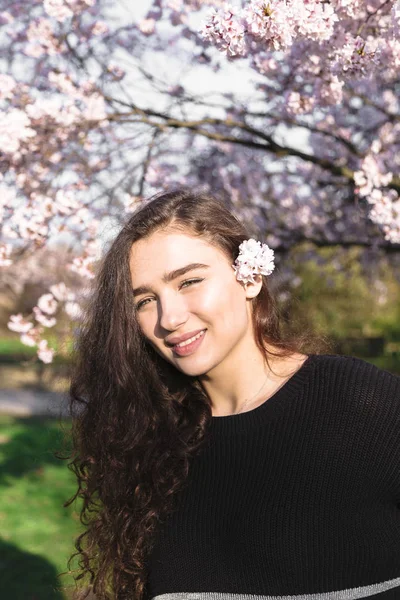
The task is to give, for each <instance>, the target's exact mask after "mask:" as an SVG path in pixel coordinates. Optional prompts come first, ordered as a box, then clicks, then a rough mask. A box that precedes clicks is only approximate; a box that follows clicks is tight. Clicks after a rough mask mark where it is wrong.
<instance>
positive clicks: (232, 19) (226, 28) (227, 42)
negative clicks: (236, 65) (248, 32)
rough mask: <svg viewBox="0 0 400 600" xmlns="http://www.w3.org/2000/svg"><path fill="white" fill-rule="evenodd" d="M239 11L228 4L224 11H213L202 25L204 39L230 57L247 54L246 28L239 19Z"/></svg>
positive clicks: (201, 32)
mask: <svg viewBox="0 0 400 600" xmlns="http://www.w3.org/2000/svg"><path fill="white" fill-rule="evenodd" d="M239 14H240V13H239V11H238V10H237V9H236V8H234V7H232V6H230V5H228V4H226V5H225V7H224V9H221V10H216V9H214V8H213V9H211V11H210V13H209V14H208V15H207V17H206V20H205V22H204V23H203V25H202V28H201V30H200V34H201V35H202V37H203V38H204V39H205V40H207V41H210V42H212V43H214V44H215V46H216V47H217V48H218V49H219V50H221V52H223V53H224V54H226V55H227V56H229V57H233V56H241V55H244V54H245V51H246V45H245V40H244V31H245V27H244V24H243V23H242V21H241V19H240V18H239Z"/></svg>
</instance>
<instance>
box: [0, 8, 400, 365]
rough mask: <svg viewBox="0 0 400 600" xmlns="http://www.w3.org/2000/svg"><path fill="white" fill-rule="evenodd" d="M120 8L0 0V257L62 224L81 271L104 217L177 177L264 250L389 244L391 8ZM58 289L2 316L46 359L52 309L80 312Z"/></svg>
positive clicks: (8, 264)
mask: <svg viewBox="0 0 400 600" xmlns="http://www.w3.org/2000/svg"><path fill="white" fill-rule="evenodd" d="M118 7H120V5H119V3H118V2H117V1H116V0H113V1H111V0H97V1H96V0H24V1H23V2H22V1H20V0H0V31H1V35H0V48H1V56H2V57H4V58H3V59H2V67H3V68H2V71H3V73H2V74H1V75H0V215H1V219H0V222H1V226H2V240H1V242H0V268H1V269H3V270H10V269H12V268H13V263H15V261H16V260H17V258H16V257H17V256H18V255H19V254H20V252H21V249H23V250H24V252H25V251H31V252H35V251H36V249H37V248H40V247H42V246H43V245H46V244H48V243H49V241H50V240H54V239H57V237H58V236H60V235H64V234H68V236H69V239H71V240H72V241H71V244H72V245H73V246H74V250H75V252H74V258H73V260H71V262H70V264H69V268H70V269H71V270H72V271H73V272H75V273H77V274H79V275H81V276H82V278H83V280H87V281H88V283H89V282H90V280H91V279H92V278H93V276H94V272H95V268H96V262H97V260H98V258H99V257H100V255H101V252H102V248H101V243H100V239H101V236H100V233H101V228H102V225H103V224H104V222H105V221H106V220H108V221H109V220H110V219H111V220H112V222H113V223H119V222H121V221H122V220H123V219H125V218H126V217H127V215H128V213H129V212H131V211H134V210H136V209H137V207H139V206H140V205H141V203H142V202H143V201H144V198H146V197H149V196H150V194H151V193H152V192H154V191H156V190H160V189H162V188H168V187H170V186H175V185H190V186H196V187H201V188H203V189H208V190H211V191H213V192H214V193H218V194H219V195H221V196H222V197H223V198H224V199H225V200H226V202H227V203H228V204H229V205H230V207H231V208H232V210H233V211H234V212H236V213H237V215H238V216H239V217H240V218H241V219H243V220H244V221H245V222H246V224H248V226H249V229H250V231H251V232H252V233H253V234H254V236H258V238H260V237H262V238H264V241H266V242H267V243H268V244H269V245H270V247H271V248H274V250H275V252H276V255H277V258H278V262H279V256H280V255H283V253H285V252H287V251H288V249H290V248H292V247H293V246H295V245H296V244H298V243H299V242H302V241H304V240H309V241H312V242H313V243H314V244H315V245H317V246H319V245H341V246H351V245H359V246H363V247H365V248H366V249H369V248H381V249H383V250H384V251H385V252H394V251H396V250H398V248H399V247H400V246H399V244H400V199H399V193H400V177H399V163H400V152H399V132H400V110H399V100H398V98H399V97H400V94H399V91H400V86H399V70H400V69H399V67H400V36H399V34H400V6H399V2H397V1H390V0H367V1H365V0H330V1H327V0H323V1H322V0H246V1H245V0H243V1H239V0H236V1H235V2H233V1H232V2H222V1H220V0H185V2H184V1H183V0H153V1H152V2H151V1H150V0H148V8H149V10H148V12H147V14H145V15H144V16H143V18H140V19H139V20H134V19H132V18H131V19H129V18H128V17H127V15H126V14H123V13H122V12H121V10H117V8H118ZM227 72H229V73H231V74H232V73H234V75H233V77H234V78H235V82H236V87H235V86H234V87H233V88H232V90H229V91H222V92H219V93H216V92H213V90H212V85H213V83H212V82H215V81H217V80H218V78H223V77H224V76H225V74H226V73H227ZM193 73H195V74H197V75H198V76H199V77H200V76H201V77H208V78H209V81H210V83H209V84H208V89H207V90H206V91H205V92H204V93H202V92H199V91H198V87H199V86H197V89H196V90H194V89H193V86H190V85H188V84H187V83H186V80H185V76H189V75H190V74H192V75H193ZM186 79H187V77H186ZM192 79H193V77H192ZM204 80H205V79H203V81H204ZM242 81H243V85H241V83H242ZM243 88H244V89H243ZM244 92H245V93H244ZM299 139H301V140H302V141H301V142H299ZM108 221H107V222H108ZM62 284H63V282H58V283H57V282H55V283H54V285H53V286H52V287H51V288H50V290H49V292H48V293H46V294H44V295H42V296H41V297H40V298H39V299H38V303H37V306H36V307H35V308H34V310H33V312H32V315H30V316H24V315H22V314H19V315H13V316H12V317H11V319H10V323H9V327H10V329H12V330H13V331H15V332H17V333H20V334H21V340H22V341H23V343H28V344H31V345H35V346H36V347H37V348H38V356H39V358H40V359H41V360H44V361H47V362H49V361H51V360H52V356H53V351H52V350H51V349H50V348H49V347H48V345H47V342H46V339H45V337H44V334H45V332H46V329H47V328H50V327H52V326H54V323H55V320H56V316H55V315H56V313H57V310H59V309H60V307H65V309H66V310H69V311H70V312H69V313H68V314H70V316H71V318H78V316H79V303H78V302H76V296H75V295H74V293H73V292H72V291H71V290H68V289H67V288H66V287H65V286H64V287H63V285H62ZM67 307H68V308H67Z"/></svg>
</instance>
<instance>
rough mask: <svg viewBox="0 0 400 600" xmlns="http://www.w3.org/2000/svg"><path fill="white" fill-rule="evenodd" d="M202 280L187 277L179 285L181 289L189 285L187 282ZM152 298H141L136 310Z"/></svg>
mask: <svg viewBox="0 0 400 600" xmlns="http://www.w3.org/2000/svg"><path fill="white" fill-rule="evenodd" d="M201 281H203V279H198V278H197V279H186V281H183V282H182V283H181V285H180V286H179V289H181V288H182V287H187V285H185V284H192V283H200V282H201ZM150 300H151V298H145V299H144V300H141V301H140V302H138V304H137V306H136V310H140V309H141V308H142V307H143V306H145V305H146V304H147V302H149V301H150Z"/></svg>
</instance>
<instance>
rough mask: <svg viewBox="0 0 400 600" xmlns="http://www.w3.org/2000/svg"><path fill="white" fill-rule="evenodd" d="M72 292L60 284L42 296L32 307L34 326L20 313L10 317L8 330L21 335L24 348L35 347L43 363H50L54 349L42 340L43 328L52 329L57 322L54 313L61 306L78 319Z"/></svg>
mask: <svg viewBox="0 0 400 600" xmlns="http://www.w3.org/2000/svg"><path fill="white" fill-rule="evenodd" d="M75 299H76V296H75V294H74V292H72V291H71V290H69V289H68V288H67V287H66V285H65V283H63V282H61V283H58V284H55V285H53V286H51V288H50V293H48V294H43V295H42V296H40V298H39V299H38V302H37V305H36V306H34V308H33V310H32V312H33V318H34V320H35V321H36V324H35V323H33V322H32V320H30V319H29V318H26V317H24V316H23V315H22V314H21V313H18V314H16V315H11V317H10V320H9V322H8V328H9V329H10V330H11V331H15V332H16V333H19V334H21V335H20V340H21V342H22V343H23V344H25V345H26V346H31V347H36V348H37V355H38V357H39V359H40V360H41V361H42V362H44V363H50V362H52V360H53V357H54V353H55V351H54V349H53V348H51V347H49V345H48V341H47V340H46V339H43V338H42V335H43V333H44V328H50V327H54V325H55V324H56V322H57V319H56V317H55V316H54V315H55V313H56V312H57V311H58V310H59V308H60V306H61V305H63V307H64V310H65V312H66V313H67V315H68V316H69V317H71V318H72V319H79V317H80V315H81V309H80V307H79V305H78V303H77V302H76V301H75Z"/></svg>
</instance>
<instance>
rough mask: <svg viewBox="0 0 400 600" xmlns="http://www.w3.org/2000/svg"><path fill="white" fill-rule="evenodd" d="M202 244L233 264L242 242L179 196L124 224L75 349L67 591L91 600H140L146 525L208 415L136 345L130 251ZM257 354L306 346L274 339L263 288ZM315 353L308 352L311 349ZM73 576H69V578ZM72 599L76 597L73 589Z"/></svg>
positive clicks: (204, 204)
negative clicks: (156, 242) (73, 585)
mask: <svg viewBox="0 0 400 600" xmlns="http://www.w3.org/2000/svg"><path fill="white" fill-rule="evenodd" d="M167 227H168V228H171V229H174V230H182V231H186V232H188V231H189V232H190V233H191V234H193V235H199V236H202V237H204V238H205V239H206V240H207V241H208V242H209V243H210V244H213V245H214V246H216V247H218V248H220V249H222V250H223V251H224V252H225V253H226V255H227V257H228V258H229V260H231V261H232V263H233V262H234V260H235V258H236V257H237V255H238V249H239V245H240V244H241V242H242V241H243V240H245V239H247V238H248V237H249V235H248V232H247V231H246V229H245V228H244V226H243V225H242V224H241V223H240V221H239V220H238V219H236V217H235V216H234V215H233V214H232V213H231V212H230V211H229V210H228V208H227V207H226V206H225V204H224V203H223V202H222V201H220V200H218V199H216V198H214V197H212V196H210V195H208V194H205V193H202V192H198V193H194V192H193V191H191V190H187V189H179V190H175V191H170V192H168V193H162V194H159V195H156V196H155V197H153V198H151V199H150V201H148V202H146V203H145V205H144V206H143V207H142V208H141V209H140V210H138V211H137V212H136V213H134V214H133V216H132V217H131V218H130V219H129V220H128V222H127V223H126V224H125V226H124V227H123V228H122V230H121V231H120V233H119V235H118V236H117V237H116V239H115V240H114V242H113V243H112V245H111V247H110V249H109V250H108V252H107V253H106V255H105V256H104V258H103V259H102V261H101V263H100V265H99V269H98V271H97V275H96V278H95V280H94V288H93V293H92V295H91V298H90V300H89V301H88V302H87V306H86V309H85V317H84V319H83V322H82V326H81V328H80V332H79V335H78V336H77V340H76V348H75V354H74V357H75V363H74V369H73V374H72V381H71V386H70V398H71V416H72V422H73V454H72V457H70V458H71V461H70V463H69V466H70V468H71V470H73V472H74V473H75V475H76V477H77V481H78V490H77V492H76V494H75V495H74V497H73V498H71V499H70V500H69V501H68V503H67V504H70V503H71V502H72V501H73V500H75V499H76V498H80V499H81V503H82V504H81V513H80V516H81V522H82V523H83V524H84V526H85V530H84V532H83V533H82V534H81V535H80V536H79V537H78V539H77V541H76V544H75V545H76V549H77V552H75V553H74V554H73V555H72V557H71V559H70V562H69V567H70V565H71V561H72V559H73V558H76V557H77V558H78V568H77V571H78V574H77V575H75V579H76V581H77V582H78V581H79V582H80V584H82V583H83V584H84V587H82V592H81V593H80V597H86V595H87V592H85V591H84V590H89V589H92V590H93V592H94V593H95V594H96V597H97V599H98V600H103V599H110V598H113V599H117V600H124V599H127V598H129V599H132V598H134V599H135V600H142V598H145V596H146V581H147V573H146V558H147V557H148V555H149V552H150V551H151V549H152V540H153V539H154V534H155V532H156V529H157V525H158V524H159V523H162V522H163V520H164V519H165V517H166V516H167V515H168V514H169V513H170V512H171V511H172V510H173V501H174V497H176V494H177V492H178V491H180V490H181V489H182V488H183V487H184V485H185V480H186V479H187V475H188V470H189V465H190V459H191V457H192V456H194V455H195V454H196V453H197V452H199V451H200V449H201V447H202V445H203V443H204V441H205V439H206V432H207V426H208V424H209V422H210V420H211V416H212V412H211V407H210V400H209V398H208V396H207V395H206V394H205V392H204V391H203V389H202V387H201V385H200V383H199V382H198V380H197V379H196V378H194V377H191V376H188V375H185V374H184V373H182V372H180V371H178V370H177V369H176V368H175V367H174V366H173V365H171V364H170V363H168V362H167V361H165V360H164V359H163V358H162V357H160V356H159V355H158V354H157V353H156V352H155V351H154V349H153V348H152V347H151V346H150V345H149V344H148V343H147V342H146V339H145V338H144V336H143V335H142V333H141V331H140V329H139V326H138V323H137V320H136V317H135V310H134V305H133V296H132V285H131V275H130V268H129V257H130V250H131V247H132V244H133V243H134V242H135V241H137V240H140V239H143V238H146V237H148V236H150V235H151V234H152V233H154V232H155V231H157V230H159V229H165V228H167ZM252 307H253V311H252V312H253V325H254V331H255V334H256V341H257V345H258V347H259V348H260V350H261V351H262V352H263V354H264V356H265V358H266V360H267V363H268V354H271V352H267V351H266V349H265V343H267V344H269V345H272V346H273V347H274V348H275V349H276V351H275V352H274V353H273V354H274V356H281V357H285V356H288V355H290V354H292V353H294V352H303V351H304V347H305V345H306V344H307V343H308V344H310V343H311V342H312V338H311V337H310V336H302V337H301V338H299V336H295V338H290V339H289V338H287V337H285V338H284V336H283V335H282V332H281V328H280V318H279V313H278V309H277V305H276V302H275V300H274V298H273V297H272V295H271V293H270V291H269V290H268V286H267V281H266V278H265V277H263V284H262V288H261V291H260V293H259V294H258V295H257V296H256V297H255V298H254V299H253V300H252ZM314 349H315V348H314ZM75 572H76V571H75ZM79 587H81V586H79Z"/></svg>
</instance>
